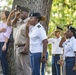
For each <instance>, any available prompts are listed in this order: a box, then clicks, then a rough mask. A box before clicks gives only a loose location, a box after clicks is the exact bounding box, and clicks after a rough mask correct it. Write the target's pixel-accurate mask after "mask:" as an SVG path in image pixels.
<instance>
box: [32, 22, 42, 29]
mask: <svg viewBox="0 0 76 75" xmlns="http://www.w3.org/2000/svg"><path fill="white" fill-rule="evenodd" d="M38 25H40V26H41V24H40V22H38V23H37V24H36V25H35V26H34V27H33V29H35V28H37V26H38Z"/></svg>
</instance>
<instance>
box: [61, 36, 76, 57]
mask: <svg viewBox="0 0 76 75" xmlns="http://www.w3.org/2000/svg"><path fill="white" fill-rule="evenodd" d="M62 46H63V48H64V56H65V57H74V56H75V53H74V52H75V51H76V39H75V38H74V37H71V38H70V39H68V40H66V41H65V42H64V43H63V45H62Z"/></svg>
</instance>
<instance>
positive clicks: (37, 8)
mask: <svg viewBox="0 0 76 75" xmlns="http://www.w3.org/2000/svg"><path fill="white" fill-rule="evenodd" d="M52 1H53V0H14V1H13V5H12V6H13V7H12V9H14V8H15V5H20V6H23V7H28V8H30V9H31V12H40V13H41V14H42V15H44V16H45V17H46V21H45V22H43V26H44V28H45V29H46V32H47V31H48V24H49V19H50V11H51V6H52ZM8 62H9V64H8V65H9V75H16V74H15V67H14V66H15V64H14V62H15V61H14V48H13V42H11V43H10V46H9V49H8Z"/></svg>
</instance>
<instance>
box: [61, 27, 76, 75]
mask: <svg viewBox="0 0 76 75" xmlns="http://www.w3.org/2000/svg"><path fill="white" fill-rule="evenodd" d="M75 31H76V30H75V28H74V27H72V26H68V30H67V31H66V33H65V35H64V37H63V38H62V40H61V42H60V47H63V48H64V56H65V62H66V75H76V39H75ZM66 38H67V40H66Z"/></svg>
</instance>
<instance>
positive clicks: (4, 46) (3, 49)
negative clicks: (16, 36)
mask: <svg viewBox="0 0 76 75" xmlns="http://www.w3.org/2000/svg"><path fill="white" fill-rule="evenodd" d="M6 47H7V46H6V43H4V45H3V47H2V51H3V52H4V51H6Z"/></svg>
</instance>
